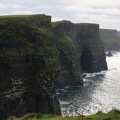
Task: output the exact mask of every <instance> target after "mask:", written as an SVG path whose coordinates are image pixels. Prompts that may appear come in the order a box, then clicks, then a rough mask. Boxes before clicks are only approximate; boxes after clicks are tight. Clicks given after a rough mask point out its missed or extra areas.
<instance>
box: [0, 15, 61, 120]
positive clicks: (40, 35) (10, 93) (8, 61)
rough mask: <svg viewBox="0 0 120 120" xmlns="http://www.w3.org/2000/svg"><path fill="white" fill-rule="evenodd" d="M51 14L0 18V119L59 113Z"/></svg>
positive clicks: (56, 65) (56, 54)
mask: <svg viewBox="0 0 120 120" xmlns="http://www.w3.org/2000/svg"><path fill="white" fill-rule="evenodd" d="M50 29H51V17H50V16H45V15H35V16H34V15H33V16H8V17H7V18H6V17H3V18H0V119H1V120H4V119H5V120H6V118H7V117H9V116H11V115H12V116H21V115H23V114H25V113H30V112H40V113H52V114H60V107H59V102H58V100H57V98H56V93H55V88H54V80H55V79H56V78H57V77H58V75H59V60H58V50H57V49H56V48H55V47H52V46H51V44H50V43H51V42H52V39H53V34H52V33H51V32H50Z"/></svg>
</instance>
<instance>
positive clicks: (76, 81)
mask: <svg viewBox="0 0 120 120" xmlns="http://www.w3.org/2000/svg"><path fill="white" fill-rule="evenodd" d="M52 27H53V32H54V34H55V35H56V39H58V41H57V43H56V47H57V48H58V49H59V51H60V56H61V57H60V63H61V72H60V76H59V78H58V80H57V81H56V84H57V87H58V86H64V85H65V86H66V85H80V84H81V83H82V78H83V76H82V73H83V72H89V73H93V72H100V71H101V70H106V69H107V63H106V57H105V52H104V47H103V43H102V41H101V40H100V38H99V25H98V24H74V23H71V22H70V21H60V22H55V23H53V24H52Z"/></svg>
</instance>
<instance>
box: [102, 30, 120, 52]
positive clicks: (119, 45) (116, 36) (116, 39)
mask: <svg viewBox="0 0 120 120" xmlns="http://www.w3.org/2000/svg"><path fill="white" fill-rule="evenodd" d="M100 38H101V40H102V41H103V43H104V47H105V49H106V50H107V51H108V50H120V33H119V31H117V30H112V29H100Z"/></svg>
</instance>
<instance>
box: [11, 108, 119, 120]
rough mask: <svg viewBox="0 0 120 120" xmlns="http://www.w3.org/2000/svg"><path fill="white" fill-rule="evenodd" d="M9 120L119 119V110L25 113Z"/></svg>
mask: <svg viewBox="0 0 120 120" xmlns="http://www.w3.org/2000/svg"><path fill="white" fill-rule="evenodd" d="M9 120H120V111H119V110H116V109H113V110H112V111H110V112H109V113H102V112H98V113H97V114H95V115H91V116H84V117H82V116H76V117H61V116H55V115H41V114H35V113H31V114H27V115H25V116H24V117H22V118H16V117H11V118H10V119H9Z"/></svg>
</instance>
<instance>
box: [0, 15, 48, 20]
mask: <svg viewBox="0 0 120 120" xmlns="http://www.w3.org/2000/svg"><path fill="white" fill-rule="evenodd" d="M35 16H41V17H44V16H47V17H50V16H48V15H45V14H31V15H3V16H0V19H2V18H29V17H35Z"/></svg>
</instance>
